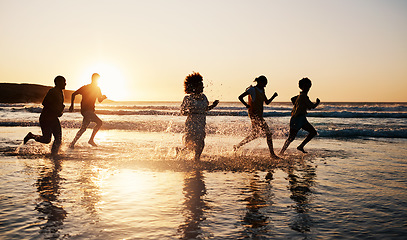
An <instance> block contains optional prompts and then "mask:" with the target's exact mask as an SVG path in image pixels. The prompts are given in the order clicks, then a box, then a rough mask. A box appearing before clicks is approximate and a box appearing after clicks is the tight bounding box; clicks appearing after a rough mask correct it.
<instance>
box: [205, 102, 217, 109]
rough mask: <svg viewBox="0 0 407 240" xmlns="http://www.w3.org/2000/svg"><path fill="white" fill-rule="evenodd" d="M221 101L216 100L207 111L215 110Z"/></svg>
mask: <svg viewBox="0 0 407 240" xmlns="http://www.w3.org/2000/svg"><path fill="white" fill-rule="evenodd" d="M218 103H219V100H215V101H214V102H213V103H212V105H210V106H208V109H207V110H206V111H210V110H212V109H213V108H215V107H216V106H218Z"/></svg>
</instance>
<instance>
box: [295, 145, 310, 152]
mask: <svg viewBox="0 0 407 240" xmlns="http://www.w3.org/2000/svg"><path fill="white" fill-rule="evenodd" d="M297 150H299V151H301V152H303V153H308V152H306V151H305V150H304V147H301V146H298V147H297Z"/></svg>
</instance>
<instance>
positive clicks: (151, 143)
mask: <svg viewBox="0 0 407 240" xmlns="http://www.w3.org/2000/svg"><path fill="white" fill-rule="evenodd" d="M180 104H181V103H180V102H114V103H106V104H98V105H97V106H96V112H97V114H98V116H99V117H100V118H101V119H102V120H103V122H104V124H103V126H102V129H101V130H100V131H99V133H98V134H97V135H96V138H95V142H96V143H97V144H98V145H99V146H98V147H92V146H90V145H88V144H87V141H88V139H89V137H90V134H91V129H88V130H87V131H86V132H85V134H84V135H83V136H82V138H81V139H80V140H79V141H78V143H77V145H76V147H75V149H69V148H68V145H69V143H70V141H72V139H73V137H74V136H75V134H76V132H77V131H78V129H79V127H80V124H81V121H82V117H81V115H80V113H79V112H74V113H69V112H67V109H68V107H66V109H65V110H66V112H65V113H64V115H63V116H62V117H61V118H60V120H61V124H62V127H63V145H62V147H61V152H60V153H61V154H60V156H59V157H57V158H51V157H50V155H49V153H50V147H51V146H50V144H48V145H45V144H40V143H36V142H34V141H29V142H28V143H27V144H26V145H23V144H22V140H23V138H24V136H25V135H26V134H27V133H28V132H29V131H31V132H33V133H34V134H40V132H41V131H40V128H39V124H38V118H39V115H40V113H41V105H40V104H0V169H1V170H0V239H405V236H407V175H406V172H407V103H321V105H320V106H318V107H317V108H316V109H315V110H312V111H310V112H309V114H308V120H309V122H310V123H311V124H312V125H313V126H314V127H315V128H316V129H317V131H318V136H317V137H315V138H314V139H313V140H312V141H311V142H310V143H309V144H308V145H307V146H306V147H305V149H306V150H307V151H308V153H307V154H303V153H301V152H299V151H297V150H296V146H297V145H298V144H299V143H300V141H302V139H303V138H304V137H305V133H304V132H300V133H299V135H298V137H297V139H296V140H295V141H294V142H293V143H292V144H291V145H290V147H289V148H288V150H287V152H286V154H285V155H284V156H283V159H282V160H281V161H280V162H275V161H271V159H270V158H269V153H268V149H267V144H266V140H265V138H259V139H256V140H254V141H252V142H250V143H248V144H247V145H245V146H243V147H242V148H240V149H239V150H238V151H237V152H234V151H233V145H235V144H237V143H238V142H240V141H241V140H242V139H243V138H244V137H245V136H246V135H247V134H248V133H249V132H250V129H251V125H250V120H249V118H248V116H247V112H246V109H245V108H244V106H243V105H242V104H240V103H237V102H221V103H220V104H219V106H218V107H216V108H215V109H213V110H212V111H210V112H209V113H208V116H207V129H206V133H207V136H206V140H205V142H206V146H205V149H204V151H203V154H202V157H201V162H200V163H195V162H194V161H192V156H191V155H189V154H184V155H177V154H176V151H175V149H176V148H177V147H181V146H182V135H183V131H184V122H185V119H186V117H185V116H181V115H180V114H179V106H180ZM77 108H79V106H77ZM290 111H291V104H290V103H278V102H277V103H274V102H273V103H271V104H270V105H268V106H266V107H265V113H264V116H265V119H266V121H267V123H268V124H269V126H270V128H271V129H272V131H273V142H274V148H275V152H276V153H278V152H279V150H280V149H281V147H282V145H283V143H284V141H285V139H286V138H287V134H288V131H289V120H290ZM90 127H93V125H91V126H90Z"/></svg>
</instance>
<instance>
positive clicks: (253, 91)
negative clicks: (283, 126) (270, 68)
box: [234, 76, 279, 159]
mask: <svg viewBox="0 0 407 240" xmlns="http://www.w3.org/2000/svg"><path fill="white" fill-rule="evenodd" d="M254 81H255V82H257V85H256V86H254V87H253V86H250V87H249V88H247V89H246V91H245V92H244V93H242V94H241V95H240V96H239V100H240V101H241V102H242V103H243V104H244V105H245V106H246V107H247V108H248V109H249V111H248V112H249V117H250V120H251V122H252V131H251V133H250V134H249V136H247V137H246V138H245V139H243V140H242V141H241V142H240V143H239V144H237V145H235V146H234V150H237V149H238V148H240V147H241V146H243V145H244V144H246V143H248V142H250V141H252V140H254V139H256V138H258V137H260V135H261V133H262V132H264V133H265V134H266V138H267V145H268V147H269V150H270V155H271V157H272V158H274V159H278V158H279V157H277V155H276V154H275V153H274V149H273V139H272V135H273V134H272V132H271V130H270V128H269V126H268V125H267V123H266V121H265V120H264V118H263V103H266V104H270V103H271V101H273V99H274V98H276V97H277V96H278V94H277V93H276V92H275V93H274V95H273V96H272V97H271V98H270V99H268V98H267V97H266V93H265V87H266V85H267V78H266V77H265V76H260V77H257V78H256V79H255V80H254ZM246 96H248V99H249V101H248V103H246V101H245V100H244V97H246Z"/></svg>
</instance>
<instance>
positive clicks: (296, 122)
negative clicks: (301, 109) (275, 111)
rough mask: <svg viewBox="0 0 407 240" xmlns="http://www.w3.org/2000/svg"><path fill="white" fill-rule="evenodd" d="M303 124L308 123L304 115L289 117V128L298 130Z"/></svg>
mask: <svg viewBox="0 0 407 240" xmlns="http://www.w3.org/2000/svg"><path fill="white" fill-rule="evenodd" d="M305 125H310V123H309V122H308V120H307V118H306V116H305V115H299V116H295V117H291V120H290V130H292V131H296V132H298V131H300V129H301V128H303V127H304V126H305Z"/></svg>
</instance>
